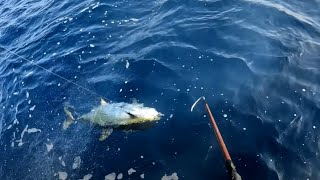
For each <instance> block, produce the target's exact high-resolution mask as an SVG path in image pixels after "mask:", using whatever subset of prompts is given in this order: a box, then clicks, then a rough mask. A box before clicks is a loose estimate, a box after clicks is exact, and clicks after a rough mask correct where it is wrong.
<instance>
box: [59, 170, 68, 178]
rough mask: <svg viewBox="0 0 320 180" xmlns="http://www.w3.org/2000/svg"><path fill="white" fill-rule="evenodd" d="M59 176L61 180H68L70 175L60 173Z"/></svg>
mask: <svg viewBox="0 0 320 180" xmlns="http://www.w3.org/2000/svg"><path fill="white" fill-rule="evenodd" d="M58 175H59V180H66V179H67V177H68V173H66V172H61V171H59V172H58Z"/></svg>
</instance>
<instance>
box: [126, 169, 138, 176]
mask: <svg viewBox="0 0 320 180" xmlns="http://www.w3.org/2000/svg"><path fill="white" fill-rule="evenodd" d="M135 172H137V171H136V170H134V169H133V168H130V169H129V170H128V175H129V176H130V175H131V174H132V173H135Z"/></svg>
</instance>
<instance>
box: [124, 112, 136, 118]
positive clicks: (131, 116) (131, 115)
mask: <svg viewBox="0 0 320 180" xmlns="http://www.w3.org/2000/svg"><path fill="white" fill-rule="evenodd" d="M126 113H127V114H128V115H129V116H130V118H131V119H135V118H138V117H137V116H136V115H134V114H132V113H129V112H126Z"/></svg>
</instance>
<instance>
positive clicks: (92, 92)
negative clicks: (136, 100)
mask: <svg viewBox="0 0 320 180" xmlns="http://www.w3.org/2000/svg"><path fill="white" fill-rule="evenodd" d="M0 48H2V49H4V50H6V51H8V52H9V53H11V54H14V55H16V56H17V57H19V58H21V59H23V60H25V61H27V62H30V63H31V64H32V65H35V66H36V67H38V68H40V69H42V70H44V71H46V72H48V73H50V74H53V75H54V76H56V77H58V78H60V79H63V80H64V81H66V82H68V83H71V84H73V85H75V86H77V87H79V88H81V89H83V90H86V91H88V92H90V93H91V94H94V95H95V96H98V97H100V98H103V99H105V100H107V101H109V99H108V98H106V97H104V96H102V95H100V94H98V93H96V92H95V91H92V90H90V89H88V88H86V87H83V86H81V85H80V84H78V83H76V82H73V81H71V80H69V79H67V78H65V77H63V76H61V75H59V74H57V73H55V72H52V71H50V70H49V69H47V68H45V67H43V66H41V65H38V64H36V63H35V62H34V61H31V60H29V59H27V58H25V57H23V56H20V55H19V54H17V53H15V52H13V51H11V50H9V49H7V48H5V47H3V46H0Z"/></svg>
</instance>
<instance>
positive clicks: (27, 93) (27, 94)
mask: <svg viewBox="0 0 320 180" xmlns="http://www.w3.org/2000/svg"><path fill="white" fill-rule="evenodd" d="M29 96H30V94H29V92H28V91H27V92H26V98H27V99H28V98H29Z"/></svg>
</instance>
